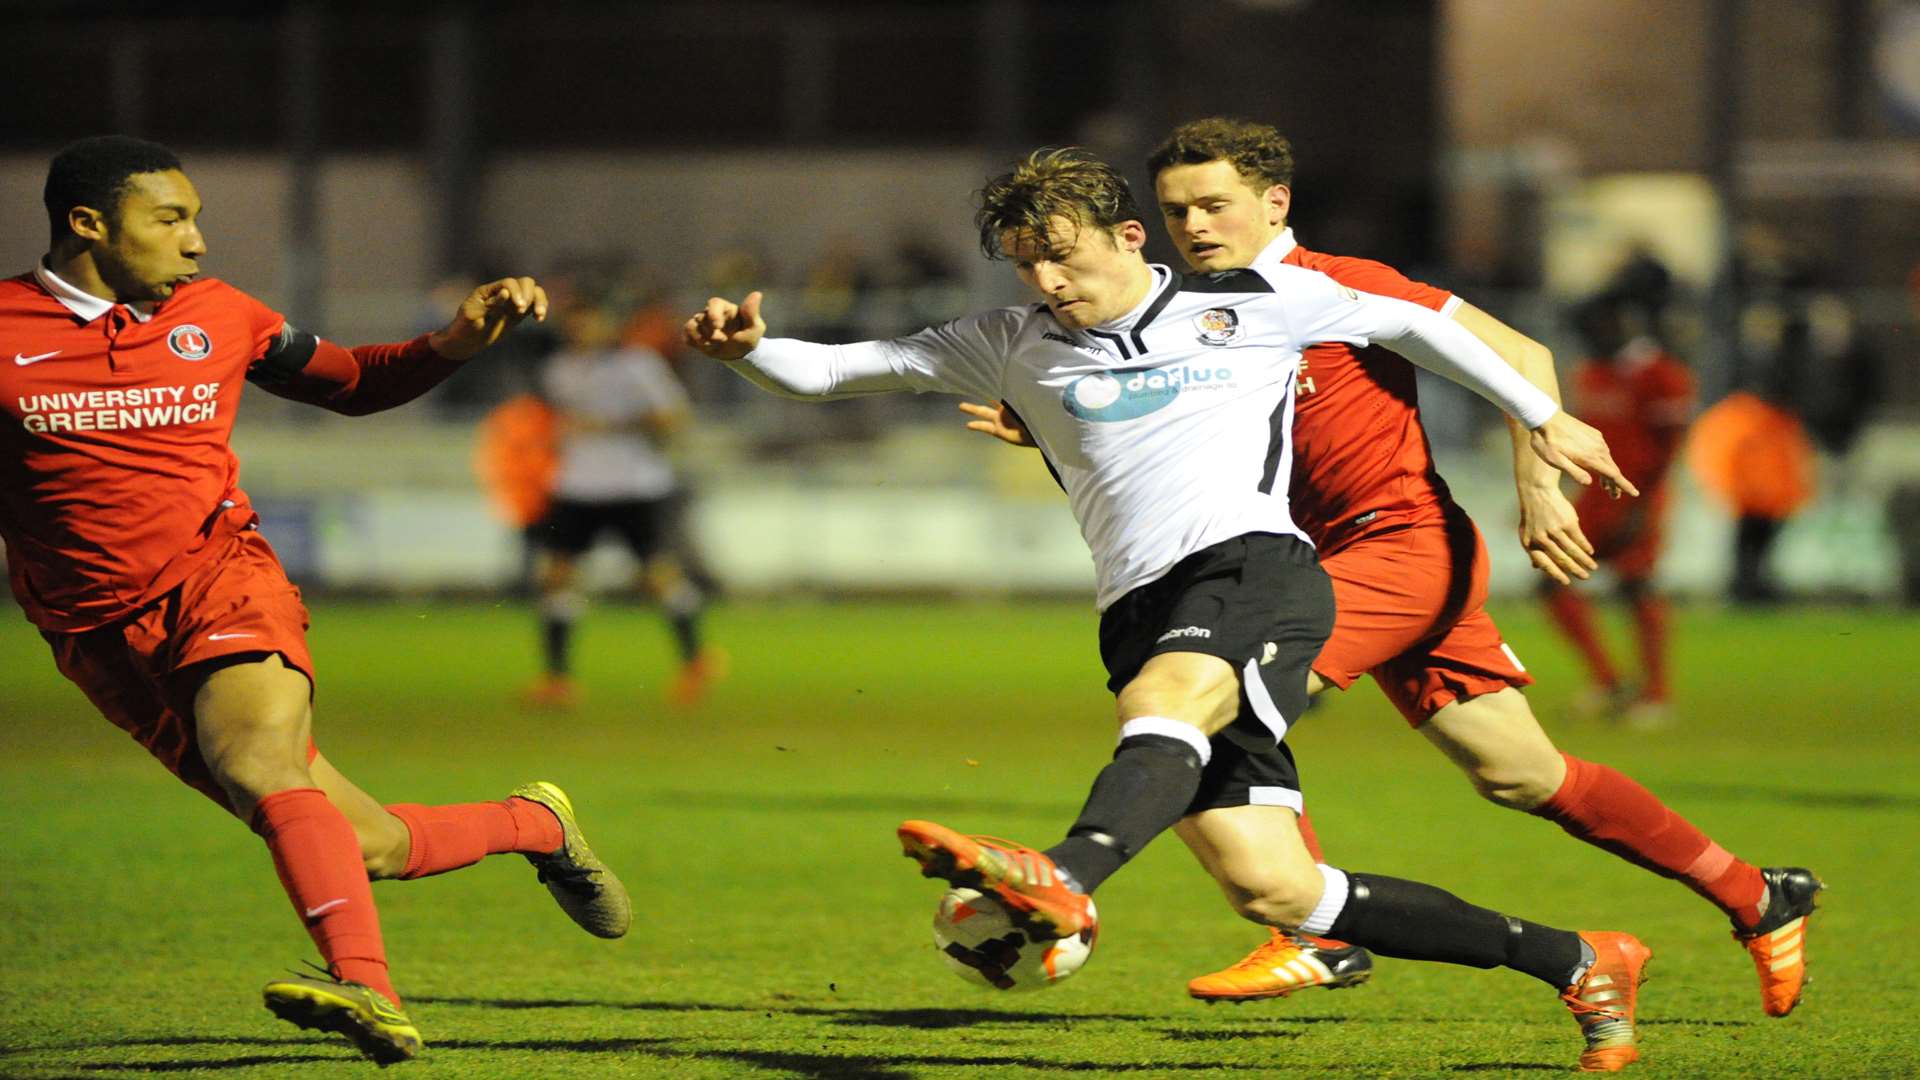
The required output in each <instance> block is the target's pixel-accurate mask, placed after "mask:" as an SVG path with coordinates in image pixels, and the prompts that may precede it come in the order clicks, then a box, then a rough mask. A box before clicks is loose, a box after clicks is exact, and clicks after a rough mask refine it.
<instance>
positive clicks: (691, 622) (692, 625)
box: [667, 611, 700, 664]
mask: <svg viewBox="0 0 1920 1080" xmlns="http://www.w3.org/2000/svg"><path fill="white" fill-rule="evenodd" d="M667 625H669V626H671V627H673V644H674V647H675V648H678V649H679V650H680V662H681V663H683V664H685V663H689V662H691V661H692V660H693V658H694V657H696V656H699V655H700V616H699V615H698V614H697V613H696V614H681V613H680V612H677V611H670V612H668V613H667Z"/></svg>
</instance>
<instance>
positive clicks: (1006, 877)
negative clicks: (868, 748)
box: [898, 821, 1093, 940]
mask: <svg viewBox="0 0 1920 1080" xmlns="http://www.w3.org/2000/svg"><path fill="white" fill-rule="evenodd" d="M898 832H899V836H900V846H901V847H902V848H903V849H904V852H905V854H906V856H907V857H908V858H910V859H913V860H914V861H916V862H918V863H919V864H920V873H921V875H922V876H924V877H937V878H944V879H945V880H946V881H947V883H948V884H950V885H957V886H961V887H963V888H968V889H979V890H980V891H982V892H991V893H993V894H995V895H996V896H998V897H999V898H1000V899H1001V900H1002V901H1003V902H1005V904H1006V905H1007V909H1008V910H1009V911H1010V912H1011V913H1012V914H1013V916H1014V918H1015V919H1016V920H1018V921H1019V923H1020V925H1021V929H1023V930H1025V931H1027V934H1028V936H1029V937H1032V938H1034V939H1035V940H1046V939H1052V938H1065V937H1072V936H1073V935H1075V934H1078V933H1079V932H1081V931H1082V930H1085V929H1088V928H1089V927H1091V926H1092V925H1093V901H1092V900H1091V899H1090V898H1089V897H1088V896H1087V895H1086V894H1085V893H1082V892H1079V891H1077V890H1075V889H1074V888H1073V887H1072V886H1071V885H1070V884H1069V883H1068V881H1067V878H1066V876H1065V875H1064V874H1062V873H1061V872H1060V869H1059V868H1058V867H1056V866H1054V865H1053V860H1052V859H1050V858H1048V857H1047V856H1045V855H1043V854H1041V853H1040V852H1038V851H1035V850H1033V849H1032V848H1024V847H1021V846H1019V845H1018V844H1015V843H1012V842H1011V841H1007V840H1001V839H999V838H997V837H992V836H966V835H964V834H961V833H957V832H954V831H953V830H952V829H949V828H947V827H946V826H945V825H936V824H934V823H933V822H931V821H907V822H902V823H901V825H900V828H899V830H898Z"/></svg>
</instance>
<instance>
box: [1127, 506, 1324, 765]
mask: <svg viewBox="0 0 1920 1080" xmlns="http://www.w3.org/2000/svg"><path fill="white" fill-rule="evenodd" d="M1332 632H1333V585H1332V583H1331V582H1329V581H1328V579H1327V575H1326V572H1325V571H1323V570H1321V569H1320V563H1319V561H1318V560H1316V559H1315V558H1314V554H1313V547H1312V545H1310V544H1308V543H1307V542H1306V541H1304V540H1301V539H1300V538H1298V537H1295V536H1281V535H1276V534H1274V533H1247V534H1245V535H1242V536H1236V537H1234V538H1232V539H1231V540H1223V541H1221V542H1220V543H1218V544H1214V545H1212V546H1210V547H1204V548H1201V549H1200V550H1199V551H1196V552H1194V553H1193V554H1191V555H1189V556H1187V557H1186V558H1184V559H1181V560H1180V561H1179V562H1177V563H1175V564H1174V566H1173V569H1171V570H1169V571H1167V573H1166V574H1165V575H1164V576H1163V577H1161V578H1159V579H1158V580H1156V581H1151V582H1148V583H1147V584H1145V585H1142V586H1140V587H1139V588H1137V589H1135V590H1133V591H1132V592H1130V593H1128V594H1126V595H1125V596H1123V597H1121V598H1120V599H1119V600H1118V601H1115V603H1114V604H1113V606H1112V607H1109V608H1108V609H1107V610H1106V612H1105V614H1103V615H1101V617H1100V659H1101V660H1102V661H1103V662H1105V664H1106V665H1107V676H1108V678H1107V689H1109V690H1111V691H1113V692H1114V693H1116V694H1117V693H1119V692H1120V690H1121V688H1122V687H1124V686H1126V685H1127V683H1129V682H1131V681H1133V677H1134V676H1135V675H1138V674H1139V673H1140V669H1141V668H1142V667H1145V666H1146V663H1147V661H1148V660H1149V659H1151V658H1153V657H1154V656H1157V655H1159V654H1160V653H1164V652H1197V653H1205V654H1207V655H1208V656H1217V657H1219V658H1220V659H1222V660H1225V661H1226V662H1227V663H1229V664H1231V665H1233V669H1234V670H1235V671H1236V672H1238V673H1239V675H1240V715H1239V716H1237V717H1235V719H1234V721H1233V723H1232V724H1231V725H1230V726H1229V727H1228V728H1227V729H1226V730H1225V731H1223V732H1221V735H1224V736H1226V737H1228V738H1231V739H1233V740H1235V741H1236V742H1238V743H1240V744H1241V745H1242V746H1246V747H1249V748H1260V747H1263V746H1271V745H1272V744H1274V743H1276V742H1278V741H1279V740H1281V739H1283V738H1285V737H1286V734H1287V727H1288V725H1290V724H1292V723H1293V722H1294V721H1295V720H1298V719H1299V718H1300V715H1301V714H1302V713H1304V712H1306V710H1307V669H1308V668H1309V667H1310V666H1311V665H1312V664H1313V660H1314V657H1316V656H1319V655H1320V647H1321V646H1322V645H1324V644H1326V641H1327V635H1329V634H1331V633H1332ZM1214 742H1215V745H1216V746H1217V745H1218V744H1219V742H1220V740H1219V739H1218V738H1216V739H1215V740H1214Z"/></svg>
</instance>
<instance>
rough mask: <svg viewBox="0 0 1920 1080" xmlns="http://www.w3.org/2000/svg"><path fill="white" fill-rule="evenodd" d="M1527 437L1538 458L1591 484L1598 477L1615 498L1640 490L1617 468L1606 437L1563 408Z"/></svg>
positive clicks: (1633, 493) (1583, 482)
mask: <svg viewBox="0 0 1920 1080" xmlns="http://www.w3.org/2000/svg"><path fill="white" fill-rule="evenodd" d="M1528 441H1529V442H1530V443H1531V444H1532V446H1533V452H1534V453H1535V454H1537V455H1539V457H1540V460H1541V461H1544V462H1546V463H1547V464H1549V465H1551V466H1553V467H1554V468H1556V469H1559V470H1560V471H1561V472H1563V473H1566V474H1567V475H1568V476H1571V477H1573V479H1574V480H1575V481H1577V482H1579V483H1582V484H1592V483H1593V482H1594V479H1595V478H1596V477H1598V478H1599V481H1600V486H1601V487H1603V488H1605V489H1606V492H1607V494H1609V495H1611V496H1613V497H1614V498H1616V499H1617V498H1619V497H1620V496H1622V495H1638V494H1640V489H1639V488H1637V487H1634V486H1633V481H1631V480H1628V479H1627V477H1626V474H1624V473H1622V472H1621V471H1620V466H1618V465H1615V464H1614V463H1613V452H1612V451H1610V450H1608V449H1607V440H1606V439H1605V438H1603V437H1601V435H1600V433H1599V432H1598V431H1595V430H1594V429H1593V427H1592V426H1591V425H1588V424H1585V423H1582V422H1581V421H1580V420H1578V419H1576V418H1575V417H1574V416H1573V415H1571V414H1570V413H1568V412H1567V411H1566V410H1565V409H1562V410H1560V411H1559V412H1557V413H1554V414H1553V417H1552V418H1551V419H1549V420H1548V421H1547V422H1546V423H1544V424H1541V425H1540V426H1539V427H1537V428H1534V429H1533V431H1532V432H1531V434H1529V436H1528Z"/></svg>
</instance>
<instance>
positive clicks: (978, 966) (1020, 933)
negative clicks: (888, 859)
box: [933, 889, 1100, 990]
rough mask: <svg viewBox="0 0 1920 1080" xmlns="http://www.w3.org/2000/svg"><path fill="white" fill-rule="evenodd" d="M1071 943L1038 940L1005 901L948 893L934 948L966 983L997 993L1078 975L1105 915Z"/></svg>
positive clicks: (936, 922) (938, 913) (936, 925)
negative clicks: (1033, 938) (996, 991)
mask: <svg viewBox="0 0 1920 1080" xmlns="http://www.w3.org/2000/svg"><path fill="white" fill-rule="evenodd" d="M1087 913H1088V914H1089V915H1091V916H1092V917H1093V922H1092V924H1091V925H1089V926H1088V927H1087V928H1086V929H1085V930H1082V931H1080V932H1079V933H1078V934H1075V935H1074V936H1072V937H1069V938H1060V939H1057V940H1048V941H1033V940H1031V939H1029V938H1028V937H1027V933H1026V931H1024V930H1022V929H1020V927H1019V925H1018V924H1016V923H1015V922H1014V919H1013V916H1012V915H1011V914H1009V913H1008V911H1007V908H1006V905H1005V904H1003V903H1001V902H1000V898H999V897H997V896H993V895H991V894H984V893H981V892H978V891H976V890H974V889H949V890H947V894H946V895H945V896H943V897H941V898H940V909H939V910H938V911H936V912H934V915H933V944H934V947H935V948H937V949H939V950H940V957H941V959H943V960H945V961H946V962H947V966H948V967H950V968H952V969H953V970H954V972H955V973H956V974H958V975H959V976H960V977H961V978H962V979H965V980H966V981H968V982H970V983H973V984H975V985H977V986H985V987H990V988H992V989H994V990H1038V989H1040V988H1041V987H1043V986H1051V985H1053V984H1054V983H1057V982H1059V981H1060V980H1062V979H1064V978H1066V977H1067V976H1069V975H1072V974H1073V973H1074V972H1076V971H1079V970H1080V969H1081V967H1083V966H1084V965H1085V964H1086V962H1087V957H1089V956H1091V955H1093V942H1094V938H1096V937H1097V936H1098V935H1099V932H1100V916H1099V913H1098V912H1096V911H1094V909H1093V903H1092V901H1088V903H1087Z"/></svg>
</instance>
